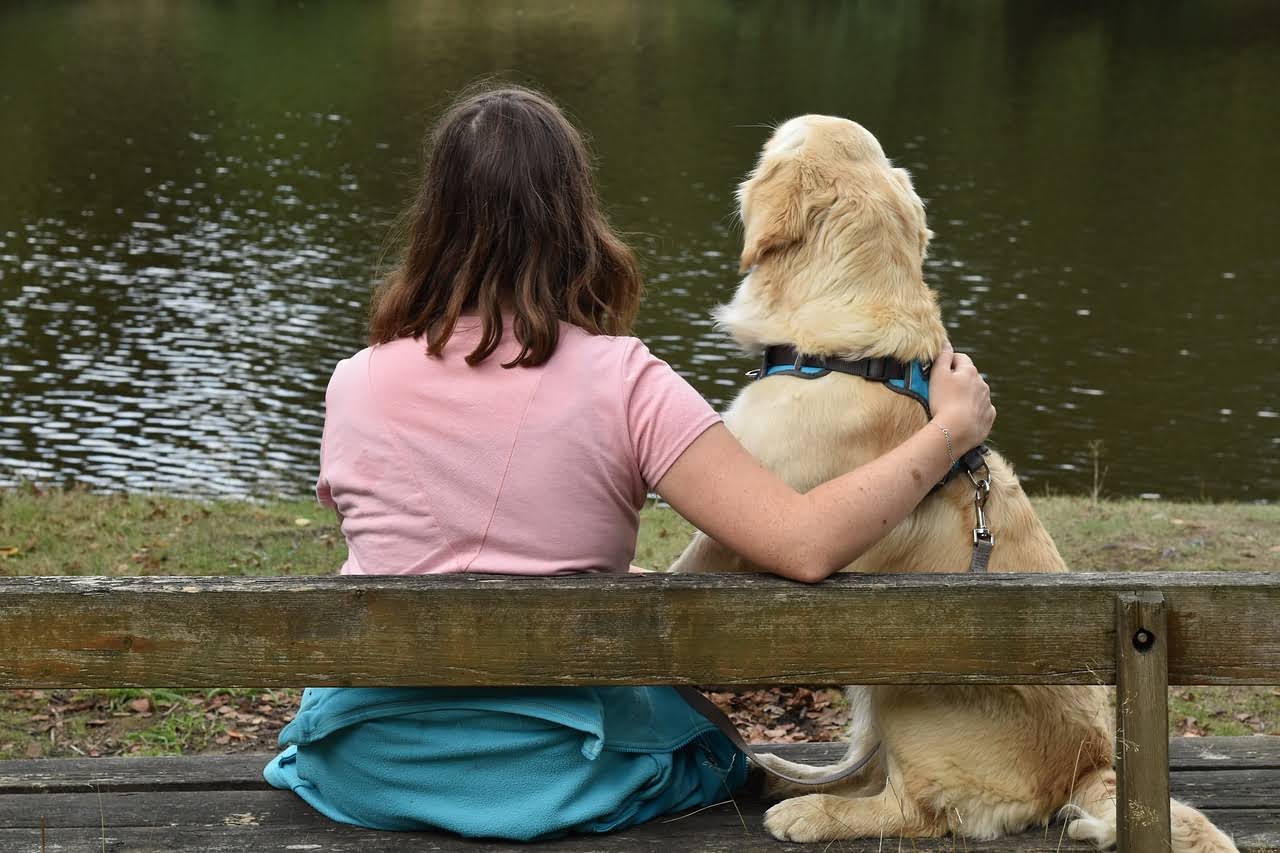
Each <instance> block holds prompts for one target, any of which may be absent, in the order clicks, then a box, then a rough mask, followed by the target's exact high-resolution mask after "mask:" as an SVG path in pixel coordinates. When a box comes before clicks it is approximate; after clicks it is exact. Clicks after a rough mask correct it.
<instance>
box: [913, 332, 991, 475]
mask: <svg viewBox="0 0 1280 853" xmlns="http://www.w3.org/2000/svg"><path fill="white" fill-rule="evenodd" d="M929 407H930V408H931V409H933V420H934V422H935V423H936V424H937V425H938V426H941V427H945V428H946V429H947V430H948V431H949V432H950V433H951V438H952V441H953V442H954V443H955V448H954V450H955V454H956V456H959V455H960V454H962V453H964V452H966V451H968V450H970V449H972V448H974V447H977V446H978V445H979V444H982V442H983V441H984V440H985V439H986V437H987V436H988V435H989V434H990V433H991V425H992V424H994V423H995V420H996V409H995V406H992V405H991V389H990V388H989V387H987V383H986V380H984V379H983V378H982V375H981V374H979V373H978V368H977V367H975V366H974V364H973V360H972V359H971V358H969V356H967V355H965V354H963V353H958V352H955V351H954V350H953V349H952V348H951V344H950V343H947V344H945V345H944V346H943V349H942V354H941V355H939V356H938V360H937V361H935V362H934V363H933V370H932V371H931V372H930V374H929Z"/></svg>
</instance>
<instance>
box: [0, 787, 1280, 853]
mask: <svg viewBox="0 0 1280 853" xmlns="http://www.w3.org/2000/svg"><path fill="white" fill-rule="evenodd" d="M197 797H198V795H196V794H191V793H189V794H185V795H183V796H181V797H166V796H165V795H161V794H106V795H103V796H101V797H98V796H96V795H93V794H63V795H52V797H50V795H34V796H32V797H13V798H7V797H0V823H3V824H4V825H3V826H0V850H4V851H6V853H11V851H12V853H52V851H58V853H100V851H101V850H102V849H103V846H104V842H105V847H106V849H107V850H110V851H129V853H159V851H165V853H169V851H175V850H200V851H223V852H224V853H231V851H235V853H245V852H246V851H285V850H292V851H298V850H303V851H306V850H313V851H324V853H344V851H345V853H382V851H441V853H444V851H449V853H470V852H471V851H518V850H524V851H534V850H536V851H539V853H542V851H555V853H587V851H599V853H614V851H644V850H653V851H659V853H672V852H673V851H679V852H680V853H685V851H690V853H694V851H704V852H705V853H764V852H765V851H767V853H782V851H803V850H811V849H812V850H822V849H823V846H824V845H816V846H809V847H798V846H796V845H794V844H787V843H783V842H779V841H775V840H773V839H771V838H769V837H768V836H767V835H766V834H765V833H764V830H763V829H762V828H761V822H762V821H761V818H762V815H763V812H764V809H765V808H766V806H767V804H766V803H763V802H761V801H759V800H755V799H745V798H743V799H740V800H739V801H738V802H737V804H736V805H737V808H736V809H735V808H734V805H733V804H730V803H725V804H723V805H720V806H715V807H713V808H711V809H708V810H706V811H704V812H701V813H698V814H694V815H690V816H673V817H672V818H667V819H660V820H658V821H654V822H652V823H649V824H646V825H644V826H640V827H636V828H633V829H630V830H627V831H626V832H622V833H617V834H614V835H606V836H590V837H573V838H566V839H560V840H557V841H550V842H544V843H541V844H537V845H535V846H530V845H518V844H510V843H506V844H504V843H501V842H496V841H468V840H466V839H462V838H457V837H453V836H449V835H445V834H443V833H435V832H414V833H393V832H374V831H370V830H364V829H357V828H354V827H350V826H344V825H341V824H336V823H334V822H332V821H330V820H328V819H327V818H325V817H323V816H322V815H319V814H317V813H316V812H315V811H313V810H312V809H311V808H309V807H308V806H306V805H305V804H304V803H303V802H302V801H301V800H299V799H298V798H297V797H296V796H295V795H293V794H292V793H290V792H286V791H258V792H226V791H223V792H216V793H213V794H208V795H205V797H204V798H203V800H201V799H198V798H197ZM50 799H60V800H63V802H61V803H54V802H50ZM23 800H30V802H22V801H23ZM15 809H20V810H23V814H24V815H25V817H23V818H21V823H22V824H24V825H22V826H11V825H9V823H8V821H6V820H5V818H6V817H7V816H8V815H9V814H12V813H13V811H14V810H15ZM1206 814H1208V816H1209V817H1210V819H1212V820H1213V821H1214V823H1215V824H1216V825H1218V826H1219V827H1221V828H1222V829H1223V830H1224V831H1226V832H1228V833H1230V834H1231V835H1232V836H1234V838H1235V839H1236V842H1237V844H1238V845H1239V847H1240V849H1241V851H1243V853H1264V852H1265V853H1274V851H1277V850H1280V829H1277V825H1276V812H1275V811H1272V810H1262V809H1240V810H1210V811H1207V812H1206ZM42 817H43V819H44V835H45V845H46V846H45V847H44V848H43V849H42V848H41V846H40V837H41V829H40V819H41V818H42ZM30 824H35V825H30ZM313 845H314V846H313ZM831 849H832V850H836V849H838V850H840V851H842V853H845V852H846V851H848V852H849V853H872V851H876V853H883V851H894V850H898V849H899V841H898V840H897V839H885V840H884V841H883V842H882V841H881V840H880V839H866V840H862V841H841V842H839V844H838V845H836V846H834V847H832V848H831ZM901 849H903V850H913V851H927V852H928V853H957V851H968V853H1014V851H1022V853H1050V852H1051V851H1064V853H1066V852H1067V851H1070V853H1083V851H1086V850H1092V849H1093V848H1092V847H1090V846H1087V845H1082V844H1078V843H1075V842H1072V841H1071V840H1070V839H1066V838H1063V837H1062V825H1061V824H1053V825H1051V826H1049V827H1047V828H1041V829H1037V830H1032V831H1029V832H1026V833H1023V834H1021V835H1018V836H1014V837H1011V838H1001V839H998V840H996V841H991V842H975V841H961V840H959V839H955V838H950V837H948V838H941V839H915V840H913V841H910V842H901Z"/></svg>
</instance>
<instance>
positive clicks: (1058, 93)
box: [0, 0, 1280, 500]
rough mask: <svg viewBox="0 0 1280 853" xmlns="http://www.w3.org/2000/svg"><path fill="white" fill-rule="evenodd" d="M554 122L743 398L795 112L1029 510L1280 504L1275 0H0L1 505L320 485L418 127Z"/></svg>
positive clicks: (414, 158)
mask: <svg viewBox="0 0 1280 853" xmlns="http://www.w3.org/2000/svg"><path fill="white" fill-rule="evenodd" d="M490 73H497V74H500V75H503V76H505V77H506V78H507V79H514V80H519V81H524V82H530V83H533V84H536V85H539V86H541V87H543V88H545V89H546V90H547V91H549V92H550V93H551V94H552V95H553V96H554V97H556V98H557V99H558V100H560V101H561V102H562V103H563V104H564V105H565V107H566V109H567V110H568V111H569V112H570V113H571V114H572V115H573V117H574V118H575V120H576V121H577V122H578V123H579V125H580V126H581V127H582V128H584V130H585V131H586V132H587V133H588V134H589V135H590V137H591V140H592V144H593V146H594V150H595V153H596V155H597V157H598V160H599V183H600V191H601V194H602V196H603V198H604V200H605V202H606V204H607V206H608V208H609V211H610V214H611V217H612V220H613V222H614V223H615V224H616V225H617V226H618V227H619V228H620V229H621V230H622V231H624V232H625V233H626V234H627V235H628V239H629V240H630V241H631V243H632V244H633V245H634V246H635V247H636V249H637V251H638V253H639V255H640V257H641V260H642V263H643V266H644V270H645V272H646V274H647V278H648V281H649V292H648V296H647V299H646V302H645V305H644V309H643V312H642V318H641V321H640V324H639V328H638V333H639V334H640V336H641V337H643V338H644V339H645V340H646V341H647V342H648V343H649V344H650V346H651V347H652V348H653V349H654V350H655V351H656V352H657V353H659V354H660V355H661V356H663V357H664V358H666V359H667V360H669V361H670V362H671V363H672V364H673V365H675V366H676V367H677V368H678V369H679V370H680V371H682V372H683V373H684V374H685V375H686V376H687V377H688V378H689V379H690V380H691V381H692V382H693V383H694V384H695V385H696V386H697V387H698V388H699V389H700V390H701V391H702V392H703V393H704V394H706V395H707V396H708V397H709V398H711V399H712V400H713V401H715V402H716V403H717V404H723V403H725V402H727V401H728V400H729V399H731V398H732V396H733V394H734V393H735V390H736V389H737V388H738V387H739V386H740V385H741V383H742V382H743V381H744V380H743V376H742V374H743V371H744V370H746V369H747V368H748V367H749V366H750V365H749V364H748V363H747V360H746V359H744V358H743V357H741V356H740V355H739V354H738V353H737V352H736V351H735V350H734V349H733V348H732V347H731V346H729V345H728V344H727V343H726V341H725V340H724V338H723V337H722V336H720V335H719V334H717V333H716V332H715V331H714V330H713V329H712V328H711V325H710V323H709V320H708V312H709V310H710V309H711V308H712V307H713V306H714V305H715V304H717V303H718V302H721V301H724V300H726V299H727V298H728V297H729V295H730V293H731V291H732V289H733V287H734V286H735V284H736V283H737V279H738V277H737V274H736V268H737V260H736V257H737V252H738V247H739V246H738V243H739V235H738V232H737V230H736V226H735V223H734V217H733V196H732V191H733V188H734V185H735V184H736V182H737V181H738V180H739V179H740V178H741V176H742V175H743V173H744V172H745V171H747V170H748V169H749V168H750V166H751V164H752V161H753V159H754V157H755V154H756V152H757V150H758V149H759V146H760V145H761V143H762V142H763V140H764V139H765V138H766V136H767V134H768V124H769V123H774V122H778V121H781V120H784V119H786V118H788V117H790V116H792V115H796V114H799V113H804V112H824V113H835V114H840V115H844V116H848V117H850V118H854V119H856V120H857V121H859V122H861V123H862V124H864V125H866V126H867V127H868V128H869V129H870V130H872V132H874V133H875V134H876V135H877V136H878V137H879V138H880V140H881V142H882V143H883V145H884V147H885V149H886V151H887V152H888V153H889V155H890V156H891V157H892V158H894V159H895V160H896V162H897V163H898V164H900V165H903V166H906V167H908V168H909V169H910V170H911V171H912V173H913V174H914V176H915V181H916V187H917V189H918V191H919V192H920V194H921V195H922V196H923V197H924V198H925V199H926V201H927V204H928V209H929V217H930V222H931V225H932V227H933V229H934V231H935V232H936V233H937V238H936V239H935V241H934V243H933V245H932V250H931V251H932V254H931V257H930V259H929V262H928V270H927V275H928V279H929V281H930V282H931V284H933V286H935V287H936V288H937V289H938V290H939V292H940V294H941V297H942V303H943V308H944V313H945V317H946V319H947V322H948V325H949V327H950V329H951V333H952V337H953V340H954V341H955V342H956V345H957V347H958V348H962V349H967V350H968V351H970V352H972V353H973V354H974V357H975V359H976V360H977V361H978V363H979V365H980V366H981V367H982V368H983V370H984V371H985V372H986V373H987V374H988V375H989V377H990V379H991V383H992V387H993V389H994V391H995V394H996V402H997V405H998V407H999V410H1000V420H999V423H998V424H997V428H996V434H995V436H994V443H995V444H996V445H997V446H999V447H1000V448H1001V449H1002V450H1004V451H1005V452H1006V454H1007V455H1008V456H1009V457H1010V458H1011V459H1013V460H1014V461H1015V463H1016V464H1017V465H1018V468H1019V470H1020V472H1021V473H1022V475H1023V477H1024V478H1025V480H1026V481H1027V486H1028V488H1029V489H1030V490H1031V491H1032V492H1033V493H1035V492H1042V491H1044V490H1046V489H1049V490H1053V491H1055V492H1067V493H1079V492H1083V491H1086V490H1087V489H1088V488H1089V487H1090V485H1091V483H1092V478H1093V473H1092V465H1091V462H1090V451H1089V446H1090V443H1091V442H1095V441H1101V442H1102V443H1103V444H1102V446H1103V453H1104V456H1103V460H1102V464H1103V465H1104V466H1105V467H1106V469H1107V473H1106V479H1105V484H1104V488H1105V490H1106V491H1107V492H1108V493H1111V494H1116V495H1141V494H1147V495H1160V496H1164V497H1169V498H1200V497H1210V498H1218V499H1244V500H1264V499H1266V500H1274V499H1276V498H1277V497H1280V370H1277V367H1278V366H1280V364H1278V359H1277V349H1278V346H1277V345H1278V344H1280V242H1278V239H1280V154H1278V153H1277V150H1278V149H1277V141H1278V140H1280V108H1277V104H1278V103H1280V4H1276V3H1273V2H1269V0H1256V2H1223V0H1213V2H1209V0H1205V2H1176V1H1175V0H1168V2H1161V3H1144V2H1132V3H1128V2H1127V3H1113V2H1073V3H1069V4H1066V3H1063V4H1049V3H1028V2H1018V1H1017V0H1014V1H1013V2H971V1H970V0H963V2H960V0H957V2H931V3H924V2H903V3H895V2H877V3H856V2H849V3H812V4H810V3H801V2H750V0H703V2H688V3H686V2H669V3H667V2H647V1H646V0H636V2H615V0H609V2H586V0H579V2H577V3H576V4H565V3H557V2H527V3H521V2H511V0H465V2H432V3H419V2H408V0H406V1H405V2H365V3H359V4H356V3H338V2H333V3H315V2H305V3H295V2H290V3H268V2H249V1H248V0H246V2H137V3H119V2H112V0H98V2H59V3H35V2H29V3H21V2H19V3H14V2H0V483H12V482H16V481H19V480H24V479H27V480H31V479H34V480H38V481H42V482H55V483H63V482H68V481H79V482H84V483H88V484H91V485H92V486H94V487H97V488H102V489H112V490H124V489H128V490H139V489H156V490H163V491H169V492H178V493H188V494H201V495H217V494H227V495H244V494H254V495H263V494H301V493H304V492H306V491H307V490H308V489H309V486H310V483H311V481H312V478H313V476H314V470H315V464H316V456H317V448H318V445H319V439H320V430H321V423H322V408H321V407H322V400H323V391H324V385H325V382H326V380H327V378H328V375H329V372H330V371H331V370H332V367H333V365H334V363H335V362H336V361H337V360H338V359H340V358H342V357H345V356H346V355H349V354H350V353H351V352H353V351H355V350H356V349H359V348H360V347H361V346H362V345H363V342H362V337H363V331H364V318H365V307H366V303H367V297H368V292H369V288H370V283H371V282H372V281H373V280H374V278H375V276H376V274H377V270H378V265H379V263H380V260H381V259H382V258H383V257H384V255H385V254H386V253H387V252H388V251H389V250H390V251H391V253H392V254H394V242H393V241H392V239H391V237H390V235H391V225H392V223H393V220H394V219H395V217H396V215H397V213H398V212H399V211H400V209H401V208H402V206H403V205H404V204H405V202H406V201H407V200H408V199H409V197H410V196H411V194H412V192H413V189H414V182H415V178H416V174H417V171H418V163H419V152H420V139H421V136H422V132H423V130H424V128H425V127H426V125H427V124H428V122H429V121H430V119H431V118H432V117H433V116H434V115H435V114H436V112H437V110H438V109H439V108H440V106H441V105H442V104H443V103H445V102H446V101H447V100H448V97H449V95H450V93H452V92H454V91H456V90H457V89H458V88H460V87H462V86H463V85H465V84H466V83H467V82H469V81H471V80H473V79H474V78H476V77H478V76H480V75H484V74H490Z"/></svg>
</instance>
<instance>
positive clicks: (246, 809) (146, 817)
mask: <svg viewBox="0 0 1280 853" xmlns="http://www.w3.org/2000/svg"><path fill="white" fill-rule="evenodd" d="M1172 791H1173V796H1174V797H1176V798H1177V799H1179V800H1181V801H1183V802H1185V803H1187V804H1188V805H1191V806H1194V807H1196V808H1199V809H1211V810H1215V811H1241V810H1243V811H1249V810H1258V809H1263V810H1266V809H1270V810H1271V811H1272V812H1274V813H1275V816H1276V822H1277V824H1280V772H1277V771H1274V770H1271V771H1261V770H1202V771H1186V772H1182V773H1177V774H1174V776H1173V784H1172ZM224 795H225V796H224ZM742 799H743V800H744V801H746V800H751V801H754V798H753V797H749V796H745V795H744V797H743V798H742ZM309 812H310V809H309V808H308V807H307V806H306V805H305V804H304V803H303V802H302V800H300V799H298V798H297V797H295V796H294V795H293V794H292V793H291V792H287V791H277V790H275V789H273V788H247V789H238V790H229V789H223V788H209V789H204V790H187V789H182V790H172V789H168V790H159V791H157V790H151V791H147V790H134V789H131V790H124V791H121V790H118V789H117V790H111V789H108V788H105V787H103V788H97V787H95V786H86V787H82V788H81V789H80V790H78V791H74V792H58V793H22V794H0V829H18V828H21V827H39V826H40V825H41V822H42V821H43V822H44V825H46V826H50V827H54V826H59V827H68V826H80V827H97V826H100V825H104V826H169V825H170V824H173V823H175V822H177V823H180V824H183V825H190V826H222V825H232V824H234V823H236V821H238V820H244V821H248V820H249V818H242V817H238V816H242V815H246V814H248V815H252V821H253V822H254V824H255V825H259V826H268V825H273V826H274V825H279V826H288V825H293V824H296V823H297V822H298V821H299V820H301V819H302V818H303V817H305V814H304V813H309Z"/></svg>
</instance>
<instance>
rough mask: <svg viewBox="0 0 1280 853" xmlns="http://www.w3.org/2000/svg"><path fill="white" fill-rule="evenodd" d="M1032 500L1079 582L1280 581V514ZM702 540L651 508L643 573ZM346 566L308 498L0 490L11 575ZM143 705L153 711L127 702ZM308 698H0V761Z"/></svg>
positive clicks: (223, 724)
mask: <svg viewBox="0 0 1280 853" xmlns="http://www.w3.org/2000/svg"><path fill="white" fill-rule="evenodd" d="M1033 502H1034V503H1035V505H1036V509H1037V511H1038V512H1039V513H1040V516H1041V518H1042V519H1044V522H1045V525H1046V526H1047V527H1048V528H1049V531H1050V533H1051V534H1052V535H1053V537H1054V539H1055V540H1056V541H1057V543H1058V546H1059V548H1060V549H1061V551H1062V553H1063V556H1064V557H1065V558H1066V560H1067V563H1068V565H1070V566H1071V567H1072V568H1073V569H1074V570H1076V571H1119V570H1124V571H1144V570H1179V571H1191V570H1202V571H1211V570H1233V571H1276V570H1280V506H1267V505H1246V504H1208V503H1166V502H1150V501H1136V500H1131V501H1101V502H1094V501H1091V500H1089V499H1088V498H1070V497H1041V498H1033ZM992 521H993V526H994V527H995V528H996V530H997V534H998V532H999V518H998V517H997V518H993V519H992ZM692 533H693V528H692V527H691V526H690V525H689V524H688V522H686V521H684V519H682V518H680V517H679V516H678V515H676V514H675V513H674V512H672V511H671V510H669V509H663V508H657V507H648V508H646V509H645V510H644V512H643V513H642V516H641V526H640V535H639V539H638V541H637V547H636V555H635V563H636V564H637V565H640V566H644V567H646V568H652V569H659V570H661V569H665V568H666V567H667V566H668V565H670V564H671V562H672V561H673V560H674V559H675V558H676V556H677V555H679V553H680V551H681V550H682V549H683V548H684V546H685V545H686V544H687V543H688V541H689V538H690V536H691V535H692ZM345 557H346V546H345V544H344V543H343V541H342V535H341V532H340V531H339V529H338V526H337V522H336V519H335V518H334V515H333V513H332V512H330V511H329V510H327V509H324V508H322V507H320V506H317V505H316V504H315V503H314V502H312V501H309V500H307V501H289V500H280V501H264V502H245V501H196V500H188V499H182V498H172V497H163V496H158V495H145V494H140V495H97V494H92V493H90V492H87V491H83V490H78V489H73V490H56V489H54V490H40V489H37V488H35V487H24V488H21V489H16V490H12V491H0V575H177V574H190V575H263V574H292V575H301V574H332V573H334V572H336V571H337V570H338V568H339V566H341V564H342V561H343V560H344V559H345ZM141 699H149V700H150V703H151V705H150V711H144V712H140V711H138V710H136V709H134V708H133V707H132V706H131V705H130V703H131V702H136V701H138V700H141ZM297 699H298V691H288V690H282V691H268V692H263V691H254V690H233V691H228V690H206V691H174V690H97V691H11V692H8V693H0V759H3V758H21V757H37V756H59V755H76V754H84V755H93V754H100V755H112V754H122V753H125V754H141V755H159V754H168V753H174V752H199V751H203V750H210V749H219V750H223V749H237V748H239V749H267V748H270V747H271V746H272V745H273V743H274V738H275V734H276V733H277V732H278V731H279V728H280V727H281V726H283V725H284V724H285V723H286V722H287V721H288V719H290V717H291V714H292V711H293V709H294V708H295V707H296V704H297ZM264 708H269V709H270V710H268V711H263V710H262V709H264ZM1169 718H1170V729H1171V731H1173V732H1175V733H1184V734H1185V733H1193V734H1194V733H1199V734H1224V735H1236V734H1249V733H1258V732H1263V733H1270V734H1280V690H1278V689H1276V688H1271V687H1259V688H1245V687H1216V688H1195V687H1193V688H1178V689H1176V690H1173V691H1171V692H1170V709H1169Z"/></svg>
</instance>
